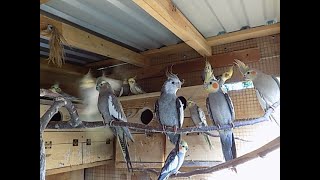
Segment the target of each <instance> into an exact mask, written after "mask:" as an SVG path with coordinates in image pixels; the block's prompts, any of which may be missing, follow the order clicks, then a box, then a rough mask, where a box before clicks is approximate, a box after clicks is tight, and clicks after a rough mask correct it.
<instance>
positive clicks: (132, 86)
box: [128, 77, 146, 94]
mask: <svg viewBox="0 0 320 180" xmlns="http://www.w3.org/2000/svg"><path fill="white" fill-rule="evenodd" d="M128 83H129V86H130V91H131V93H132V94H144V93H146V92H145V91H144V90H143V89H142V88H141V86H139V84H137V82H136V80H135V78H134V77H133V78H129V79H128Z"/></svg>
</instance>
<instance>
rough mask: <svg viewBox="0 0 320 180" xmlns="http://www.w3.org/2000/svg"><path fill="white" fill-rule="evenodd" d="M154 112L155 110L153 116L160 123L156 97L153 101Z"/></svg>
mask: <svg viewBox="0 0 320 180" xmlns="http://www.w3.org/2000/svg"><path fill="white" fill-rule="evenodd" d="M154 112H155V118H156V119H157V120H158V121H159V123H160V124H161V121H160V115H159V100H158V99H157V100H156V102H155V103H154Z"/></svg>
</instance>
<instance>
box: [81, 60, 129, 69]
mask: <svg viewBox="0 0 320 180" xmlns="http://www.w3.org/2000/svg"><path fill="white" fill-rule="evenodd" d="M122 63H123V62H122V61H119V60H116V59H106V60H102V61H97V62H93V63H88V64H86V65H85V67H89V68H99V67H107V66H112V65H116V64H122Z"/></svg>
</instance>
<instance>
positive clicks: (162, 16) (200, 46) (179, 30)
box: [133, 0, 212, 56]
mask: <svg viewBox="0 0 320 180" xmlns="http://www.w3.org/2000/svg"><path fill="white" fill-rule="evenodd" d="M133 2H135V3H136V4H137V5H138V6H139V7H141V8H142V9H143V10H145V11H146V12H147V13H148V14H150V15H151V16H152V17H153V18H155V19H156V20H157V21H159V22H160V23H161V24H162V25H164V26H165V27H166V28H167V29H169V30H170V31H171V32H172V33H174V34H175V35H176V36H178V37H179V38H180V39H182V40H183V41H184V42H185V43H186V44H188V45H189V46H190V47H192V48H193V49H194V50H196V51H197V52H198V53H199V54H201V55H202V56H211V55H212V50H211V47H210V46H209V45H208V43H207V41H206V40H205V39H204V38H203V36H202V35H201V34H200V33H199V32H198V31H197V29H196V28H195V27H194V26H193V25H192V24H191V23H190V22H189V21H188V19H187V18H186V17H185V16H184V15H183V14H182V13H181V11H180V10H179V9H177V8H176V6H175V5H174V4H173V3H172V1H171V0H162V1H154V0H134V1H133Z"/></svg>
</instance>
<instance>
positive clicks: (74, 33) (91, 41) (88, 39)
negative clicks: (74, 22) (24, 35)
mask: <svg viewBox="0 0 320 180" xmlns="http://www.w3.org/2000/svg"><path fill="white" fill-rule="evenodd" d="M48 24H52V25H54V26H55V27H56V28H57V29H58V30H59V31H60V32H61V33H62V35H63V37H64V38H65V39H66V41H67V42H68V44H69V45H70V46H74V47H77V48H80V49H84V50H87V51H90V52H94V53H97V54H100V55H103V56H107V57H111V58H114V59H118V60H120V61H124V62H127V63H130V64H133V65H136V66H139V67H147V66H148V65H149V60H148V59H147V58H146V57H144V56H143V55H141V54H139V53H136V52H133V51H131V50H129V49H126V48H124V47H122V46H119V45H117V44H114V43H112V42H109V41H107V40H105V39H102V38H100V37H98V36H95V35H93V34H90V33H88V32H85V31H83V30H80V29H78V28H75V27H73V26H70V25H68V24H65V23H62V22H59V21H56V20H54V19H51V18H49V17H46V16H44V15H41V14H40V27H41V29H45V28H46V27H47V25H48ZM43 35H44V36H47V35H45V34H43Z"/></svg>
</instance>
